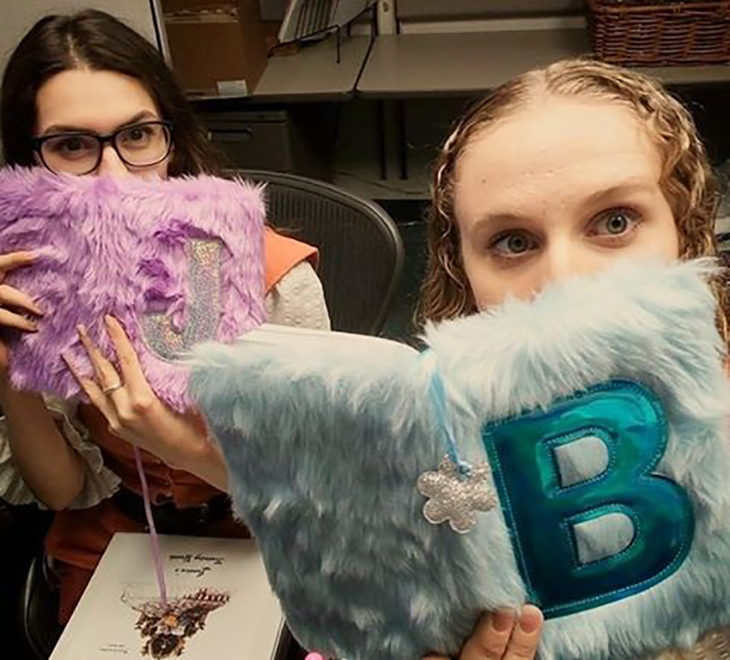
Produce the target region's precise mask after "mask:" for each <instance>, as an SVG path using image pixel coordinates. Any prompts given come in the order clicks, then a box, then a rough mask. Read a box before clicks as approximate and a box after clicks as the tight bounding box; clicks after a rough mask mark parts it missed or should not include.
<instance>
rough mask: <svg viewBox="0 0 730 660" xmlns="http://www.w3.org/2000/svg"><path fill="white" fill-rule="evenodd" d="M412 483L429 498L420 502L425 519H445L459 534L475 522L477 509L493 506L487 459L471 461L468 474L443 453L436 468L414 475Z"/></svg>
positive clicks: (492, 507) (434, 521)
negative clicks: (461, 470)
mask: <svg viewBox="0 0 730 660" xmlns="http://www.w3.org/2000/svg"><path fill="white" fill-rule="evenodd" d="M416 485H417V488H418V492H419V493H421V495H423V496H424V497H427V498H429V499H428V501H427V502H426V503H425V504H424V505H423V515H424V517H425V518H426V520H428V522H430V523H432V524H434V525H438V524H440V523H442V522H445V521H447V520H448V521H449V525H450V526H451V529H453V530H454V531H455V532H459V533H460V534H465V533H466V532H468V531H469V530H471V529H472V528H473V527H474V525H476V522H477V514H476V512H477V511H490V510H491V509H494V508H495V507H496V506H497V498H496V496H495V494H494V491H493V490H492V488H491V470H490V469H489V465H488V464H487V463H482V464H480V465H472V466H471V467H470V469H469V471H468V474H459V470H458V468H457V466H456V465H455V464H454V463H453V462H452V461H451V460H450V459H449V457H448V455H447V456H444V457H443V458H442V459H441V462H440V463H439V466H438V469H437V470H436V471H429V472H424V473H423V474H422V475H421V476H420V477H418V482H417V484H416Z"/></svg>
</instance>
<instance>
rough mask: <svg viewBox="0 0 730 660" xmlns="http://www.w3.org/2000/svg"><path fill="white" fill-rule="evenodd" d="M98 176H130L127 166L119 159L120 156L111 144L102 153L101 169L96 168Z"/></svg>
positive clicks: (105, 146) (106, 145)
mask: <svg viewBox="0 0 730 660" xmlns="http://www.w3.org/2000/svg"><path fill="white" fill-rule="evenodd" d="M96 174H98V175H100V176H101V175H107V176H114V177H122V176H129V170H128V169H127V166H126V165H125V164H124V162H123V161H122V159H121V158H119V154H118V153H117V152H116V151H115V150H114V147H112V145H111V144H105V145H104V150H103V151H102V152H101V162H100V163H99V167H97V168H96Z"/></svg>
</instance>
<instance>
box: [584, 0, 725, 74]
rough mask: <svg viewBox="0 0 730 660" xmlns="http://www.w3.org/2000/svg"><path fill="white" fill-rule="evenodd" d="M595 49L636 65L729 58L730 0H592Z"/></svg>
mask: <svg viewBox="0 0 730 660" xmlns="http://www.w3.org/2000/svg"><path fill="white" fill-rule="evenodd" d="M588 6H589V14H588V18H589V25H590V31H591V39H592V41H593V50H594V52H595V54H596V55H597V56H598V57H599V58H600V59H602V60H605V61H606V62H612V63H614V64H635V65H649V66H651V65H655V66H658V65H672V64H683V65H688V64H718V63H722V62H730V0H715V1H706V0H705V1H698V0H685V1H684V2H678V1H676V0H674V1H671V2H670V1H667V0H664V1H662V0H654V2H648V1H647V0H588Z"/></svg>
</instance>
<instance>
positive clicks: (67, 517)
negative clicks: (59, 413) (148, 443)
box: [46, 228, 317, 623]
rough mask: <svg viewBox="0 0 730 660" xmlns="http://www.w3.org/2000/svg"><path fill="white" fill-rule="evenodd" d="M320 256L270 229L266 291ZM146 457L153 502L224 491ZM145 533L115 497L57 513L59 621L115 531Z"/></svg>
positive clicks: (115, 462) (124, 456)
mask: <svg viewBox="0 0 730 660" xmlns="http://www.w3.org/2000/svg"><path fill="white" fill-rule="evenodd" d="M316 259H317V250H316V248H313V247H312V246H310V245H306V244H304V243H300V242H299V241H295V240H293V239H291V238H287V237H285V236H281V235H279V234H276V233H275V232H274V231H273V230H271V229H268V228H267V229H266V231H265V234H264V260H265V261H264V263H265V268H264V270H265V289H266V292H267V293H268V292H269V291H270V290H271V288H272V287H273V286H274V285H275V284H276V283H277V282H279V281H280V280H281V278H282V277H284V275H286V274H287V273H288V272H289V271H290V270H291V269H292V268H293V267H294V266H296V265H297V264H299V263H301V262H303V261H305V260H310V261H312V263H313V265H316ZM79 416H80V418H81V421H82V422H83V423H84V425H85V426H86V427H87V428H88V429H89V432H90V435H91V438H93V440H94V441H95V442H96V443H97V444H98V445H99V447H100V448H101V450H102V453H103V455H104V462H105V464H106V465H107V466H108V467H109V468H110V469H111V470H112V471H113V472H114V473H115V474H117V475H118V476H119V478H120V479H121V480H122V484H123V485H124V486H125V487H126V488H127V489H129V490H131V491H133V492H135V493H138V494H139V493H141V492H142V491H141V485H140V483H139V477H138V475H137V469H136V467H135V462H134V454H133V452H132V447H131V445H129V443H127V442H125V441H124V440H121V439H119V438H116V437H115V436H113V435H112V434H111V433H109V429H108V426H107V423H106V420H105V419H104V417H103V415H102V414H101V413H100V412H99V411H98V410H96V409H95V408H94V407H92V406H88V405H84V406H81V407H80V410H79ZM142 458H143V463H144V468H145V474H146V476H147V481H148V484H149V487H150V498H151V500H152V503H153V504H154V503H156V502H157V503H160V502H161V501H163V500H169V499H170V498H172V500H173V501H174V502H175V505H176V506H177V507H178V508H185V507H191V506H199V505H200V504H202V503H203V502H207V501H208V500H210V499H211V498H212V497H214V496H215V495H217V494H219V492H220V491H218V490H217V489H216V488H214V487H213V486H211V485H210V484H208V483H206V482H204V481H202V480H200V479H198V478H197V477H195V476H194V475H192V474H190V473H188V472H184V471H182V470H175V469H172V468H170V467H168V466H167V465H166V464H164V463H163V462H162V461H160V460H159V459H157V458H156V457H155V456H153V455H152V454H149V453H147V452H144V451H143V452H142ZM143 531H145V528H144V525H143V524H141V523H139V522H137V521H136V520H133V519H131V518H129V517H128V516H127V515H125V514H124V513H123V512H122V511H121V510H120V509H119V508H118V506H117V505H116V503H115V502H114V501H113V500H110V499H107V500H105V501H104V502H102V503H101V504H99V505H97V506H95V507H92V508H89V509H76V510H72V511H60V512H58V513H57V514H56V516H55V517H54V520H53V523H52V525H51V528H50V530H49V532H48V535H47V536H46V550H47V551H48V554H49V555H50V556H51V557H53V558H54V559H55V560H57V561H58V562H59V565H60V566H61V567H62V569H61V570H60V571H59V580H60V588H61V607H60V610H59V620H60V621H61V622H62V623H65V621H66V620H67V619H68V617H69V616H70V615H71V613H72V612H73V609H74V607H75V606H76V603H77V602H78V599H79V598H80V597H81V594H82V593H83V590H84V588H85V586H86V584H87V582H88V580H89V578H90V577H91V573H92V572H93V570H94V569H95V568H96V565H97V563H98V562H99V559H100V558H101V555H102V554H103V552H104V550H105V549H106V546H107V545H108V543H109V541H110V540H111V537H112V536H113V534H114V533H115V532H143ZM196 533H197V534H199V535H205V536H221V537H246V536H248V530H247V529H246V528H245V527H244V526H243V525H241V524H240V523H236V522H235V521H234V520H233V518H231V517H229V518H226V519H225V520H221V521H219V522H217V523H213V524H211V525H208V526H207V527H203V528H199V529H197V530H196Z"/></svg>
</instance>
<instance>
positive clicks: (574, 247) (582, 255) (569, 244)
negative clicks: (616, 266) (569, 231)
mask: <svg viewBox="0 0 730 660" xmlns="http://www.w3.org/2000/svg"><path fill="white" fill-rule="evenodd" d="M543 256H544V268H543V278H542V279H543V281H542V283H541V287H544V286H545V285H547V284H551V283H553V282H560V281H562V280H565V279H568V278H570V277H576V276H580V275H591V274H592V273H594V272H597V271H598V270H600V268H601V265H602V264H601V259H599V258H597V255H596V254H595V252H594V251H592V250H590V249H589V248H588V247H587V246H586V245H584V244H583V243H582V242H581V241H580V240H578V239H577V238H572V237H567V236H565V237H559V238H556V239H555V240H553V241H552V242H550V243H549V244H548V246H547V247H546V249H545V253H544V255H543Z"/></svg>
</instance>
